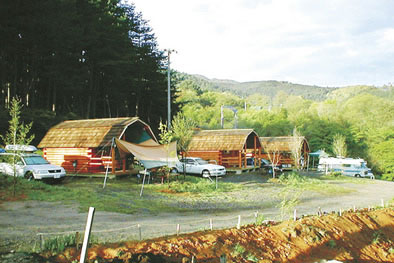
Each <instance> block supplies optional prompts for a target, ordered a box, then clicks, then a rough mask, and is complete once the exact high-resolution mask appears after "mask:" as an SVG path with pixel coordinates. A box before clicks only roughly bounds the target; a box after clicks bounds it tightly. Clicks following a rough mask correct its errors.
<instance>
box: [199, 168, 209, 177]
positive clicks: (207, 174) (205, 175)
mask: <svg viewBox="0 0 394 263" xmlns="http://www.w3.org/2000/svg"><path fill="white" fill-rule="evenodd" d="M201 176H202V177H209V176H210V173H209V171H208V170H204V171H202V173H201Z"/></svg>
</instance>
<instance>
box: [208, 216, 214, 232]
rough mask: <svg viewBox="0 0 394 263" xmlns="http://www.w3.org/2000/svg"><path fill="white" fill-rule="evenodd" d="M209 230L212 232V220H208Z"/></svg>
mask: <svg viewBox="0 0 394 263" xmlns="http://www.w3.org/2000/svg"><path fill="white" fill-rule="evenodd" d="M209 228H210V229H211V231H212V230H213V223H212V218H210V219H209Z"/></svg>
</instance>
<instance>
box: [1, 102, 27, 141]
mask: <svg viewBox="0 0 394 263" xmlns="http://www.w3.org/2000/svg"><path fill="white" fill-rule="evenodd" d="M21 109H22V102H21V100H20V99H17V98H12V101H11V107H10V109H9V115H10V117H11V119H10V121H9V128H8V131H7V132H6V134H5V135H4V136H3V135H0V138H1V139H2V141H3V143H4V145H7V144H23V145H29V144H30V142H31V141H32V140H33V139H34V135H30V136H28V133H29V132H30V129H31V127H32V125H33V123H29V124H26V125H25V124H24V123H23V122H22V123H21V120H20V115H21Z"/></svg>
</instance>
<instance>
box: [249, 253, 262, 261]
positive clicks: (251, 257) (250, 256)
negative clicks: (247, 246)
mask: <svg viewBox="0 0 394 263" xmlns="http://www.w3.org/2000/svg"><path fill="white" fill-rule="evenodd" d="M246 259H247V260H249V261H251V262H259V259H258V258H257V257H256V256H255V255H253V254H252V253H249V254H248V255H247V256H246Z"/></svg>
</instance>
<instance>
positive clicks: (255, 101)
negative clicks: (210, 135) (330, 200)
mask: <svg viewBox="0 0 394 263" xmlns="http://www.w3.org/2000/svg"><path fill="white" fill-rule="evenodd" d="M185 80H187V85H186V84H183V82H182V81H181V82H180V84H179V85H178V87H179V90H178V92H179V94H180V95H179V96H180V98H181V97H182V96H183V94H188V96H189V98H188V99H187V100H186V101H188V102H190V103H187V104H183V107H182V111H183V113H184V114H185V116H187V117H189V118H191V119H193V120H195V121H196V123H197V125H198V126H199V127H201V128H204V129H217V128H220V127H219V124H220V110H219V109H220V106H221V105H223V104H228V103H231V105H232V106H234V107H236V108H237V109H238V117H239V119H238V127H239V128H252V129H254V130H255V131H256V132H257V133H258V134H259V136H264V137H265V136H289V135H291V133H292V130H293V129H294V127H297V130H299V132H300V133H301V134H303V135H304V136H305V137H306V139H307V140H308V143H309V147H310V149H311V151H316V150H319V149H324V150H325V151H326V152H327V153H329V154H331V155H336V154H337V153H336V152H334V149H333V148H332V146H333V141H334V140H335V141H338V139H341V142H342V146H344V145H346V148H347V153H346V154H345V153H344V147H342V151H341V152H340V153H339V154H340V155H346V156H348V157H353V158H364V159H365V160H367V161H368V165H369V167H372V168H373V170H374V173H376V174H379V173H383V174H387V173H394V153H393V151H392V150H391V149H393V148H394V126H393V116H394V102H393V101H394V100H393V99H392V98H393V97H394V95H393V94H394V92H393V90H394V88H393V86H391V85H389V86H384V87H381V88H376V87H370V86H354V87H345V88H338V89H334V88H320V87H312V86H302V85H294V84H291V83H287V82H277V81H266V82H249V83H238V82H235V81H219V80H209V79H207V78H204V77H201V76H190V75H189V76H187V77H184V79H183V81H185ZM184 86H187V88H186V89H185V90H183V87H184ZM191 90H192V91H193V92H191ZM197 92H199V93H201V94H200V95H197V97H196V94H198V93H197ZM261 92H262V93H261ZM230 93H231V94H230ZM306 93H310V94H309V95H307V94H306ZM234 94H235V95H238V96H239V97H238V98H237V97H234ZM262 94H264V95H262ZM317 94H319V95H317ZM241 96H242V97H241ZM312 100H313V101H312ZM245 104H246V109H245V108H244V105H245ZM224 115H225V128H232V127H233V124H234V120H233V115H232V112H231V111H225V112H224ZM338 134H339V135H340V138H339V137H338ZM344 142H345V143H344ZM335 151H337V149H336V150H335Z"/></svg>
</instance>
